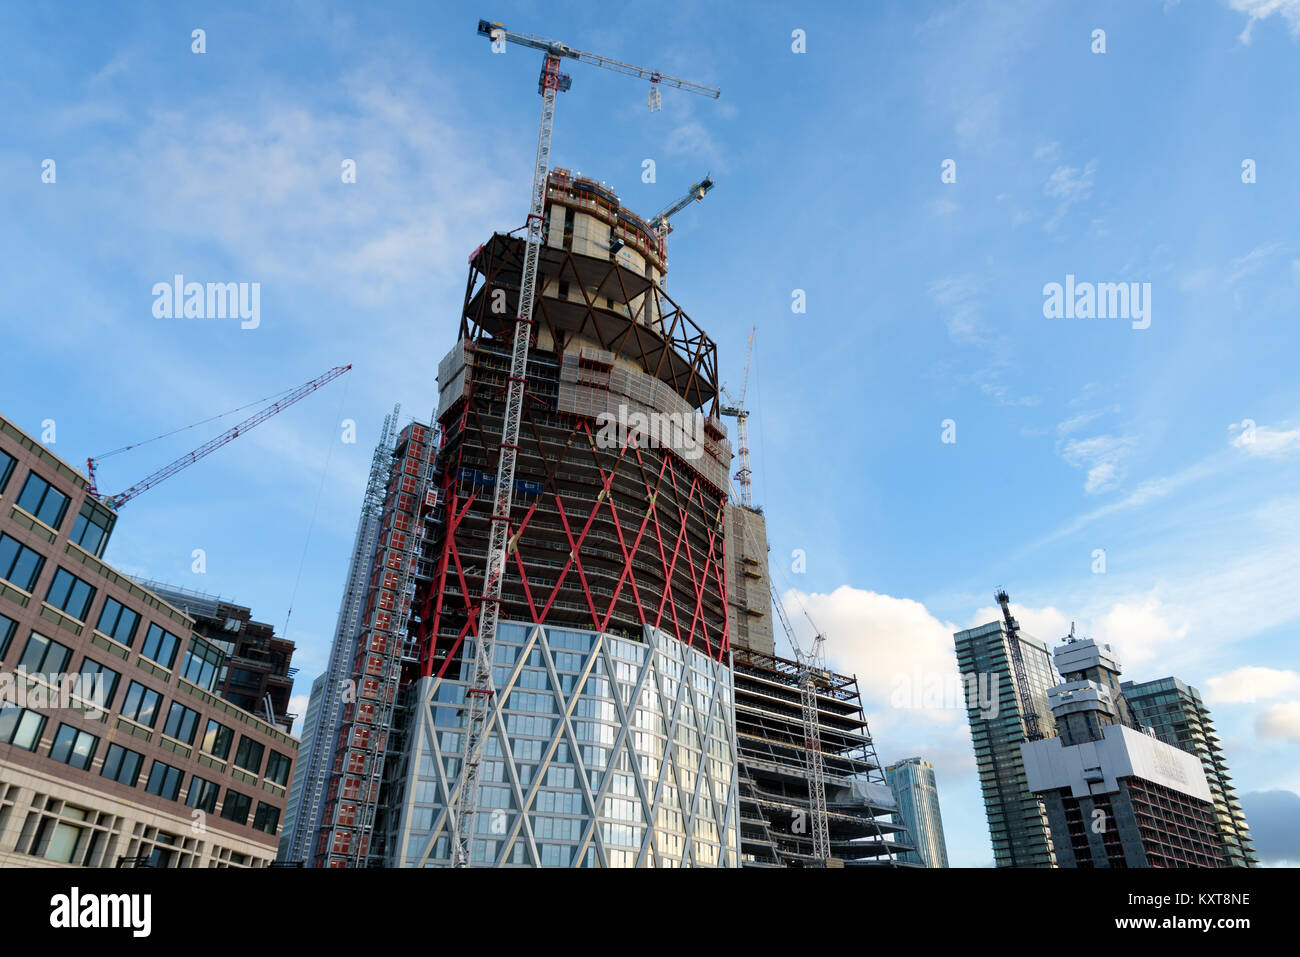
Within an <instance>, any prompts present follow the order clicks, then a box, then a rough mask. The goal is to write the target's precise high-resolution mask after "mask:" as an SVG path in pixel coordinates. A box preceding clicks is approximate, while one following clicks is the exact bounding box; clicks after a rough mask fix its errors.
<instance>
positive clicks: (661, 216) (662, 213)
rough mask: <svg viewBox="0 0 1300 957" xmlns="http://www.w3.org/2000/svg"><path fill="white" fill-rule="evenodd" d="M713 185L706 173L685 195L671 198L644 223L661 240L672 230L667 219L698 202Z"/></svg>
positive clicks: (710, 177)
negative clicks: (669, 201)
mask: <svg viewBox="0 0 1300 957" xmlns="http://www.w3.org/2000/svg"><path fill="white" fill-rule="evenodd" d="M713 186H714V181H713V177H712V176H708V175H706V176H705V177H704V179H702V180H700V181H699V182H698V183H696V184H694V185H693V186H692V187H691V188H690V189H688V190H687V191H686V193H685V195H683V196H679V197H677V199H675V200H673V201H672V202H671V203H669V204H668V205H667V206H665V207H664V208H663V209H661V210H659V212H657V213H655V214H654V216H652V217H651V218H650V222H648V223H647V224H646V225H647V226H649V227H650V228H651V229H653V230H654V231H655V232H656V233H658V234H659V238H660V239H661V240H662V239H664V238H665V237H666V236H667V235H668V234H669V233H670V232H672V231H673V227H672V224H670V223H669V222H668V220H670V219H672V218H673V217H674V216H676V215H677V214H678V213H680V212H681V211H682V210H683V209H685V208H686V207H687V206H689V205H691V203H698V202H699V201H700V200H702V199H703V198H704V197H705V195H707V194H708V192H709V190H711V189H713Z"/></svg>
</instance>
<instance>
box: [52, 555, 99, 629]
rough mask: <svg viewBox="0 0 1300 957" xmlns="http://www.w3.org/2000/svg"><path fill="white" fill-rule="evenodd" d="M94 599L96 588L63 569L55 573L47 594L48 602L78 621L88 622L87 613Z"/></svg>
mask: <svg viewBox="0 0 1300 957" xmlns="http://www.w3.org/2000/svg"><path fill="white" fill-rule="evenodd" d="M94 597H95V589H94V588H92V587H90V585H89V584H87V583H86V582H83V581H82V580H81V579H80V578H78V577H77V576H76V575H74V574H72V573H71V572H69V571H66V570H64V569H62V568H60V569H59V570H58V571H56V572H55V573H54V581H52V582H50V589H49V591H47V592H46V593H45V601H46V602H48V603H49V604H51V605H53V606H54V607H55V608H57V609H59V611H62V612H66V613H67V614H69V615H71V616H72V617H73V618H75V619H77V621H85V620H86V612H87V611H89V610H90V603H91V601H92V600H93V599H94Z"/></svg>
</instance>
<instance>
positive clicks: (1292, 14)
mask: <svg viewBox="0 0 1300 957" xmlns="http://www.w3.org/2000/svg"><path fill="white" fill-rule="evenodd" d="M1228 5H1229V6H1231V7H1232V9H1234V10H1236V11H1237V12H1238V13H1244V14H1246V16H1247V17H1248V19H1247V20H1246V27H1245V29H1243V30H1242V31H1241V35H1240V36H1239V37H1238V39H1239V40H1240V41H1241V42H1242V43H1243V44H1245V45H1247V46H1249V45H1250V42H1251V40H1252V39H1253V35H1252V34H1253V31H1254V29H1255V23H1256V21H1259V20H1267V19H1268V18H1269V17H1271V16H1273V14H1275V13H1280V14H1281V15H1282V19H1284V20H1286V21H1287V23H1289V24H1290V25H1291V35H1292V36H1293V37H1300V0H1228Z"/></svg>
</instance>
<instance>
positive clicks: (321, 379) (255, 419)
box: [86, 365, 352, 509]
mask: <svg viewBox="0 0 1300 957" xmlns="http://www.w3.org/2000/svg"><path fill="white" fill-rule="evenodd" d="M351 368H352V366H350V365H346V366H334V367H333V368H332V369H330V370H329V372H326V373H325V374H324V375H321V376H317V377H316V378H315V379H312V380H311V381H310V382H304V383H303V384H302V385H300V386H298V388H296V389H294V390H293V391H291V392H289V393H286V394H285V395H283V396H281V397H280V398H279V399H277V400H276V401H275V402H273V403H271V404H270V405H269V406H267V407H266V408H265V409H262V410H260V411H258V412H255V413H253V414H252V415H250V416H249V417H248V418H246V419H245V420H244V421H243V422H240V423H239V424H238V425H236V426H233V427H231V428H229V429H227V430H226V431H225V432H222V433H221V434H220V435H218V436H217V437H216V438H215V439H210V440H209V441H207V442H205V443H203V444H202V445H200V446H199V447H198V448H197V449H194V450H193V451H191V452H187V453H185V454H184V455H182V456H181V457H180V458H178V459H176V461H174V462H170V463H168V464H167V465H164V466H163V467H162V468H160V469H159V470H158V471H156V472H154V473H153V474H152V475H149V476H146V477H145V478H142V479H141V480H140V481H138V482H136V483H135V484H134V485H132V486H131V487H130V488H129V489H127V490H126V491H125V492H118V493H117V494H116V495H104V496H100V495H99V490H98V488H97V487H96V482H95V469H96V468H98V467H99V462H98V461H97V460H96V459H94V458H89V459H86V471H87V472H88V473H89V476H90V494H91V495H95V496H97V497H99V499H100V501H102V502H103V503H104V504H105V505H107V506H108V507H109V508H112V509H120V508H121V507H122V506H123V505H125V504H126V503H127V502H129V501H131V499H133V498H135V497H136V496H137V495H139V494H140V493H141V492H145V491H147V490H149V489H151V488H153V487H154V486H155V485H157V484H158V483H159V482H163V481H166V480H167V479H169V478H171V477H172V476H173V475H175V474H176V473H177V472H180V471H183V470H184V469H187V468H189V467H190V466H191V465H193V464H194V463H195V462H197V461H198V460H199V459H201V458H203V457H204V456H207V455H211V454H212V453H213V452H215V451H216V450H217V449H219V448H221V447H222V446H223V445H228V444H229V443H231V442H233V441H234V440H235V439H237V438H239V437H240V436H241V435H243V434H244V433H245V432H247V431H248V430H249V429H251V428H253V427H254V426H257V425H261V424H262V423H263V422H265V421H266V420H267V419H269V418H271V416H273V415H278V414H279V413H281V412H283V411H284V410H285V409H287V408H288V407H289V406H291V405H293V404H294V403H295V402H297V401H298V400H299V399H304V398H306V397H307V396H309V395H311V394H312V393H313V392H315V391H316V390H317V389H319V388H320V387H321V386H324V385H327V384H329V383H330V382H333V381H334V380H335V379H337V378H338V377H339V376H341V375H343V373H345V372H347V371H348V370H349V369H351Z"/></svg>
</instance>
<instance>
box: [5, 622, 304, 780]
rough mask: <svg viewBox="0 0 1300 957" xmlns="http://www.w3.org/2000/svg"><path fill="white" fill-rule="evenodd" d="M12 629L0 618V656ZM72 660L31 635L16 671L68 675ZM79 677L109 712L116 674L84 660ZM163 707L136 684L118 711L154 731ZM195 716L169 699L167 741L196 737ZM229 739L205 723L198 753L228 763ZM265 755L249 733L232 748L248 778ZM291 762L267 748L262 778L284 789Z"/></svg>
mask: <svg viewBox="0 0 1300 957" xmlns="http://www.w3.org/2000/svg"><path fill="white" fill-rule="evenodd" d="M16 627H17V626H16V623H15V622H14V621H13V619H11V618H8V617H6V616H4V615H0V657H3V654H4V652H6V651H8V647H9V644H10V641H11V639H12V636H13V633H14V631H15V630H16ZM71 660H72V649H71V648H69V647H68V646H67V645H64V644H61V643H59V642H57V641H55V640H53V639H52V638H47V637H45V636H44V635H42V634H40V633H38V632H35V631H34V632H32V633H31V637H29V638H28V639H27V644H26V646H25V647H24V648H23V653H22V656H21V657H20V658H19V659H18V662H17V667H18V668H20V669H22V670H25V671H26V672H27V673H28V674H36V675H47V676H58V675H63V674H66V673H67V668H68V665H69V663H70V662H71ZM79 674H80V675H81V676H82V678H83V679H84V681H83V683H82V684H81V689H82V691H83V693H84V694H85V695H86V696H87V697H91V696H92V694H93V700H94V701H95V703H96V704H97V705H99V706H100V707H101V708H103V709H104V710H108V709H110V708H112V706H113V701H114V698H116V696H117V689H118V684H119V682H120V680H121V677H122V676H121V674H120V673H118V672H117V671H114V670H113V669H112V668H109V667H108V666H107V665H104V664H101V663H100V662H98V661H95V660H94V659H93V658H90V657H89V656H86V657H83V659H82V662H81V670H80V672H79ZM50 680H51V683H55V684H57V681H58V679H57V678H54V677H52V678H51V679H50ZM96 682H98V684H97V683H96ZM162 704H163V696H162V694H160V693H159V692H157V691H154V690H153V689H152V688H149V687H146V686H145V685H142V684H141V683H140V682H138V681H132V682H131V683H130V684H129V685H127V689H126V695H125V696H124V697H123V698H122V706H121V708H120V709H119V713H120V714H121V715H122V716H123V717H124V718H128V719H130V720H131V721H134V722H136V723H137V724H141V725H144V726H145V727H147V728H156V727H157V725H158V717H159V715H160V714H161V713H162ZM200 717H201V716H200V715H199V713H198V712H197V711H195V710H194V709H193V708H189V707H186V706H185V705H184V704H182V703H181V702H179V701H173V702H171V706H170V708H169V709H168V710H167V717H166V720H165V721H164V722H163V728H162V732H163V734H165V735H167V737H169V738H175V739H176V740H177V741H181V742H183V743H184V744H187V745H191V746H192V745H193V744H194V741H195V738H196V736H197V734H198V730H199V720H200ZM234 738H235V732H234V731H233V730H232V729H231V728H229V727H227V726H226V725H224V724H222V723H221V722H219V721H217V720H215V719H209V720H208V723H207V727H206V728H205V729H204V732H203V739H202V741H201V743H200V750H202V751H205V752H207V753H208V754H211V755H212V756H213V757H216V758H218V759H220V760H222V761H227V760H229V759H230V751H231V747H232V745H233V744H234ZM266 751H267V749H266V746H265V745H264V744H262V743H261V742H260V741H257V740H255V739H253V738H250V737H249V736H248V735H241V736H240V739H239V747H238V748H237V749H235V758H234V763H235V766H236V767H238V768H242V769H243V770H245V771H248V772H249V773H250V774H257V773H259V772H260V771H261V770H262V758H263V757H264V756H265V755H266ZM291 763H292V759H291V758H290V757H289V756H288V755H286V754H281V753H280V752H279V751H276V750H274V749H272V750H271V756H270V758H269V759H268V760H267V762H266V772H265V777H266V779H267V780H268V781H272V782H274V783H275V784H278V785H280V786H281V787H287V786H288V781H289V767H290V764H291Z"/></svg>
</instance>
